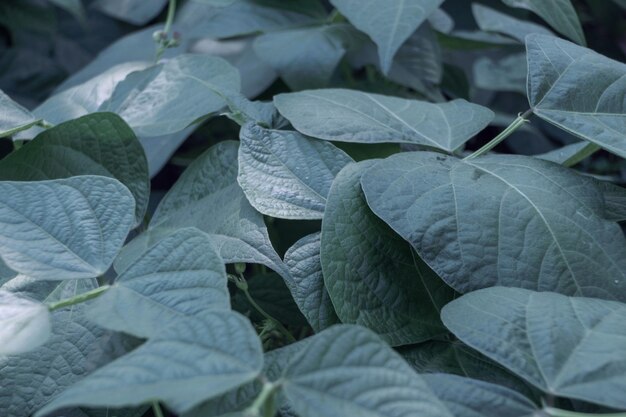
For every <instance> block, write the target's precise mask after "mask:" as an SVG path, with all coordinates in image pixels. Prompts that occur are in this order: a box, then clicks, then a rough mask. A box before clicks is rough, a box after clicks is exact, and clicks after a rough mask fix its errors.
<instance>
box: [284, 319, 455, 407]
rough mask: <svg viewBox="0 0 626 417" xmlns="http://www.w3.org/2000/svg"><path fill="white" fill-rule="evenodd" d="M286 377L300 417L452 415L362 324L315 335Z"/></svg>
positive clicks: (286, 388) (290, 398)
mask: <svg viewBox="0 0 626 417" xmlns="http://www.w3.org/2000/svg"><path fill="white" fill-rule="evenodd" d="M282 380H283V381H284V382H283V385H282V386H283V392H284V394H285V396H286V398H287V400H288V401H289V403H290V405H291V406H292V407H293V408H294V410H295V411H296V413H298V415H301V416H302V417H345V416H363V417H366V416H367V417H396V416H418V415H419V416H424V417H431V416H432V417H435V416H446V417H449V416H450V414H449V413H448V412H447V411H446V410H445V406H444V404H443V403H441V402H440V401H439V400H438V399H437V397H435V396H434V394H433V393H432V391H431V390H430V389H429V387H428V385H426V383H425V382H424V381H423V380H422V379H421V378H420V376H419V375H417V374H416V373H415V372H414V371H413V370H412V369H411V367H410V366H409V365H408V364H407V363H406V362H405V361H404V360H402V358H401V357H400V356H399V355H398V354H397V353H396V352H394V351H393V349H391V348H390V347H389V346H387V345H386V344H385V343H384V342H383V341H382V340H381V339H380V338H379V337H378V336H376V335H375V334H374V333H372V332H370V331H368V330H366V329H364V328H362V327H358V326H349V325H337V326H333V327H331V328H329V329H327V330H324V331H323V332H321V333H319V334H318V335H315V336H313V337H312V339H311V341H310V342H309V343H308V344H307V345H306V346H305V347H304V348H303V349H301V350H300V351H299V352H298V353H297V354H295V355H294V357H293V358H292V359H291V361H290V363H289V365H288V366H287V367H286V368H285V369H284V371H283V379H282Z"/></svg>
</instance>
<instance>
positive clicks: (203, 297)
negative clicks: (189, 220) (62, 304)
mask: <svg viewBox="0 0 626 417" xmlns="http://www.w3.org/2000/svg"><path fill="white" fill-rule="evenodd" d="M228 309H230V299H229V295H228V288H227V279H226V270H225V268H224V263H223V261H222V259H221V258H220V257H219V255H218V254H217V253H216V252H215V249H214V248H213V246H212V244H211V241H210V239H209V237H208V236H206V234H205V233H203V232H201V231H199V230H198V229H193V228H189V229H180V230H179V231H177V232H176V233H174V234H172V235H170V236H168V237H167V238H165V239H163V240H161V241H160V242H159V243H157V244H156V245H154V246H153V247H151V248H150V249H149V250H148V251H146V252H145V253H144V254H142V255H141V257H140V258H139V259H138V260H136V261H135V262H134V263H133V264H132V265H130V266H129V267H128V268H127V269H126V270H125V271H123V272H122V273H121V275H120V276H119V277H118V278H117V280H116V282H115V285H113V286H112V287H111V288H110V289H109V290H107V292H106V293H105V294H104V295H101V296H100V297H98V298H97V299H96V300H95V301H94V302H93V303H92V304H91V305H90V307H89V309H88V311H87V317H88V318H89V319H90V320H92V321H93V322H95V323H97V324H99V325H100V326H102V327H104V328H107V329H112V330H117V331H123V332H126V333H130V334H132V335H134V336H138V337H142V338H150V337H155V336H157V335H158V334H159V333H160V332H161V331H162V330H163V327H164V326H167V325H168V324H169V323H172V322H174V321H176V320H178V319H181V318H183V317H186V316H196V315H198V314H201V313H203V312H205V311H209V310H228Z"/></svg>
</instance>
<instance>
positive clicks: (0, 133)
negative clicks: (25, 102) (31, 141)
mask: <svg viewBox="0 0 626 417" xmlns="http://www.w3.org/2000/svg"><path fill="white" fill-rule="evenodd" d="M0 114H1V115H2V117H0V138H3V137H6V136H11V135H13V134H14V133H17V132H19V131H21V130H24V129H28V128H30V127H31V126H34V125H36V124H37V123H38V122H39V120H40V119H38V118H36V117H35V116H34V115H33V114H32V113H31V112H29V111H28V110H26V109H25V108H24V107H22V106H20V105H19V104H17V103H16V102H14V101H13V100H11V98H10V97H9V96H7V95H6V94H4V92H3V91H2V90H0Z"/></svg>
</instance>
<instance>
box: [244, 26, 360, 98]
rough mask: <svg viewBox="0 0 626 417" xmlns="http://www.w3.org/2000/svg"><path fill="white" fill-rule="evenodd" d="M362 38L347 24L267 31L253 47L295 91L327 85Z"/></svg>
mask: <svg viewBox="0 0 626 417" xmlns="http://www.w3.org/2000/svg"><path fill="white" fill-rule="evenodd" d="M363 40H364V39H363V38H362V35H360V33H359V32H357V31H356V30H355V29H354V28H353V27H352V26H351V25H348V24H345V23H344V24H333V25H321V26H313V27H307V28H302V29H292V30H286V31H280V32H271V33H267V34H264V35H261V36H259V37H258V38H257V39H256V41H255V42H254V49H255V51H256V53H257V54H258V55H259V57H260V58H261V59H262V60H263V61H265V62H267V63H268V64H269V65H271V66H272V67H273V68H274V69H275V70H276V71H277V72H278V73H279V74H280V75H281V77H282V78H283V79H284V80H285V82H286V83H287V85H288V86H289V87H290V88H291V89H292V90H303V89H306V88H320V87H325V86H326V85H327V84H328V82H329V80H330V78H331V77H332V75H333V73H334V72H335V68H337V65H338V64H339V61H341V58H343V56H344V54H345V53H346V50H348V49H351V48H352V47H354V46H355V45H357V44H359V43H360V42H362V41H363Z"/></svg>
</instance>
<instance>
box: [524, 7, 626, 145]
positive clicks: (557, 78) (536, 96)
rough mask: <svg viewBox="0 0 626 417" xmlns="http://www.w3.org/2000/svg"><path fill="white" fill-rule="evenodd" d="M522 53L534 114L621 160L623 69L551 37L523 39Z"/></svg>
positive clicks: (625, 140)
mask: <svg viewBox="0 0 626 417" xmlns="http://www.w3.org/2000/svg"><path fill="white" fill-rule="evenodd" d="M546 3H547V2H546ZM526 50H527V59H528V101H529V102H530V105H531V106H532V110H533V113H534V114H536V115H537V116H539V117H541V118H542V119H544V120H546V121H547V122H550V123H552V124H554V125H556V126H558V127H560V128H561V129H564V130H566V131H567V132H569V133H572V134H574V135H576V136H579V137H581V138H583V139H584V140H586V141H589V142H592V143H595V144H597V145H599V146H600V147H602V148H604V149H606V150H607V151H609V152H612V153H614V154H616V155H619V156H621V157H626V133H624V132H626V103H625V102H624V100H623V92H624V88H626V65H625V64H623V63H621V62H617V61H613V60H612V59H609V58H607V57H605V56H602V55H600V54H598V53H596V52H594V51H592V50H590V49H587V48H583V47H581V46H578V45H575V44H573V43H571V42H567V41H564V40H562V39H559V38H555V37H551V36H544V35H536V34H535V35H530V36H528V38H527V39H526Z"/></svg>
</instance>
